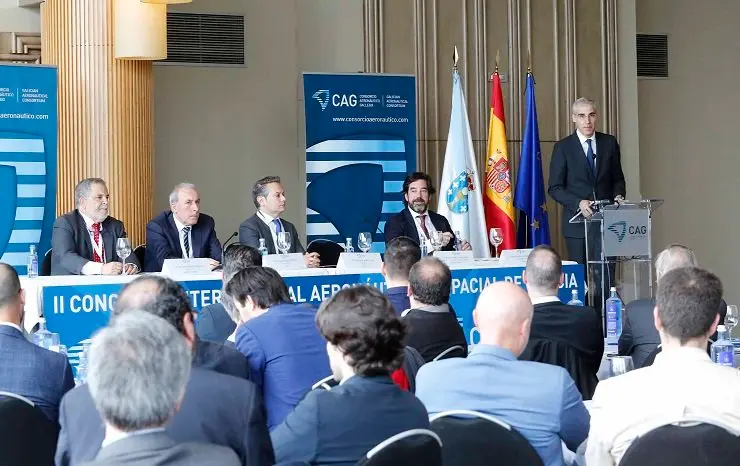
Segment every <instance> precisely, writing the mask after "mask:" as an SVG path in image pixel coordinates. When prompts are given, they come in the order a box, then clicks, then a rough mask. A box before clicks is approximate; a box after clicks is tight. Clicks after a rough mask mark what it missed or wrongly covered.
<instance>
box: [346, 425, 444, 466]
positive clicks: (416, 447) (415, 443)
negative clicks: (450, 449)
mask: <svg viewBox="0 0 740 466" xmlns="http://www.w3.org/2000/svg"><path fill="white" fill-rule="evenodd" d="M398 465H403V466H442V441H441V440H440V439H439V437H438V436H437V434H435V433H434V432H432V431H431V430H428V429H411V430H407V431H405V432H401V433H400V434H396V435H394V436H393V437H390V438H388V439H386V440H384V441H382V442H380V443H379V444H378V445H377V446H375V448H373V449H372V450H370V451H369V452H367V454H366V455H365V457H364V458H362V459H360V461H358V462H357V464H356V466H398Z"/></svg>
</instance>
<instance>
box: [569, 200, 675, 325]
mask: <svg viewBox="0 0 740 466" xmlns="http://www.w3.org/2000/svg"><path fill="white" fill-rule="evenodd" d="M661 204H663V199H645V200H642V201H639V202H630V201H624V202H623V203H622V204H609V203H608V202H604V201H598V202H594V203H593V204H592V209H594V213H593V214H592V215H591V217H589V218H585V217H584V216H583V214H582V213H581V212H580V211H579V212H578V213H577V214H576V215H574V216H573V218H571V219H570V221H569V222H570V223H582V224H583V231H584V236H585V241H586V264H584V265H585V266H586V281H587V299H588V304H589V305H590V306H592V307H595V308H596V309H600V310H601V312H602V319H603V317H604V308H605V302H606V299H607V298H608V297H609V288H610V287H612V286H615V285H614V283H615V277H614V275H615V271H616V265H617V264H623V265H624V264H627V263H632V267H633V270H634V287H635V296H636V297H639V292H638V289H637V286H638V283H640V282H643V283H644V281H643V280H639V279H638V265H642V264H644V263H646V264H647V270H648V273H647V275H648V280H647V283H648V287H649V297H652V296H653V267H652V262H653V249H652V240H651V237H652V216H653V211H654V210H656V209H658V207H660V205H661ZM640 278H641V277H640ZM604 328H606V326H604Z"/></svg>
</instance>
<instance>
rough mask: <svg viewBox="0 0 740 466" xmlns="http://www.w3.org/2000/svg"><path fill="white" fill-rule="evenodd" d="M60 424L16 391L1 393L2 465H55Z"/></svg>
mask: <svg viewBox="0 0 740 466" xmlns="http://www.w3.org/2000/svg"><path fill="white" fill-rule="evenodd" d="M58 437H59V426H58V425H57V423H56V422H52V421H51V420H49V419H48V418H47V417H46V416H45V415H44V413H42V412H41V411H40V410H39V409H38V408H36V407H35V406H34V404H33V403H32V402H31V401H30V400H28V399H26V398H24V397H22V396H20V395H17V394H14V393H8V392H0V464H2V465H3V466H49V465H52V464H54V453H55V452H56V446H57V438H58Z"/></svg>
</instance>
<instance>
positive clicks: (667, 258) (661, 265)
mask: <svg viewBox="0 0 740 466" xmlns="http://www.w3.org/2000/svg"><path fill="white" fill-rule="evenodd" d="M698 265H699V264H698V262H697V260H696V255H695V254H694V251H692V250H691V249H689V248H687V247H686V246H684V245H683V244H671V245H670V246H668V247H667V248H665V249H663V250H662V251H660V254H658V257H657V258H656V259H655V275H656V279H658V280H660V277H662V276H663V275H665V274H666V273H668V272H670V271H671V270H674V269H682V268H684V267H698Z"/></svg>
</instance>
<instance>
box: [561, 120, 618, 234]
mask: <svg viewBox="0 0 740 466" xmlns="http://www.w3.org/2000/svg"><path fill="white" fill-rule="evenodd" d="M595 139H596V178H595V179H594V175H593V173H592V172H591V167H590V166H589V164H588V161H587V160H586V154H585V153H584V151H583V148H582V147H581V142H580V141H579V140H578V135H577V134H576V133H575V131H574V132H573V134H571V135H570V136H568V137H566V138H565V139H561V140H560V141H558V142H557V143H555V148H554V149H553V151H552V159H551V160H550V182H549V183H550V185H549V188H548V192H549V193H550V196H551V197H552V198H553V199H555V201H556V202H557V203H558V204H561V205H562V206H563V207H564V209H563V221H562V224H563V236H567V237H570V238H583V225H579V224H571V223H568V220H570V218H571V217H573V216H574V215H575V214H576V212H577V211H578V203H579V202H581V201H582V200H584V199H591V200H602V199H610V200H612V199H614V198H615V197H616V196H618V195H622V196H624V195H625V183H624V173H622V162H621V154H620V152H619V143H617V140H616V138H615V137H614V136H611V135H609V134H604V133H599V132H597V133H596V135H595ZM594 193H596V199H594Z"/></svg>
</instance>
